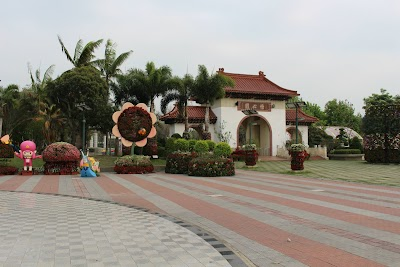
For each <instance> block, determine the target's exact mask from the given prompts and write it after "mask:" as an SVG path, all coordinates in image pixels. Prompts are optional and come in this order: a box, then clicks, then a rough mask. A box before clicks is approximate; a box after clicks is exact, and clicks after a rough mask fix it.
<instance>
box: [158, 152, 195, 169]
mask: <svg viewBox="0 0 400 267" xmlns="http://www.w3.org/2000/svg"><path fill="white" fill-rule="evenodd" d="M195 157H197V155H196V153H193V152H174V153H171V154H169V155H167V161H166V163H165V172H166V173H181V174H187V173H188V165H189V162H190V161H191V160H192V159H193V158H195Z"/></svg>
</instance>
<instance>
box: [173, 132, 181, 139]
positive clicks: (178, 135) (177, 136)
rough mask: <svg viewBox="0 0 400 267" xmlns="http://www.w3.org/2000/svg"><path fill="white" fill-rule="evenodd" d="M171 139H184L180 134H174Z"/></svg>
mask: <svg viewBox="0 0 400 267" xmlns="http://www.w3.org/2000/svg"><path fill="white" fill-rule="evenodd" d="M171 137H172V138H175V139H179V138H182V136H181V135H180V134H178V133H174V134H173V135H171Z"/></svg>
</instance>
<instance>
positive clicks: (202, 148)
mask: <svg viewBox="0 0 400 267" xmlns="http://www.w3.org/2000/svg"><path fill="white" fill-rule="evenodd" d="M208 150H209V149H208V144H207V141H205V140H199V141H197V142H196V145H195V146H194V151H195V152H197V153H199V154H205V153H206V152H208Z"/></svg>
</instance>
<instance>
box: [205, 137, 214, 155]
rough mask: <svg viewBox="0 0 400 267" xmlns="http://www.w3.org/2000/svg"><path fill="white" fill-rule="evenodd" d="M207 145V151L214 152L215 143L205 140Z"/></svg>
mask: <svg viewBox="0 0 400 267" xmlns="http://www.w3.org/2000/svg"><path fill="white" fill-rule="evenodd" d="M206 142H207V145H208V151H211V152H212V151H214V148H215V142H214V141H213V140H206Z"/></svg>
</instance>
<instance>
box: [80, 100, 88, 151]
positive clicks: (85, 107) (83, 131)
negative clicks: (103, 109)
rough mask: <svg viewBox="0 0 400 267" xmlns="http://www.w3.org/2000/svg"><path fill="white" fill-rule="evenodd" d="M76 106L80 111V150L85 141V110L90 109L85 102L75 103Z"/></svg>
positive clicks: (83, 146) (83, 147)
mask: <svg viewBox="0 0 400 267" xmlns="http://www.w3.org/2000/svg"><path fill="white" fill-rule="evenodd" d="M76 108H77V109H79V110H80V111H82V150H84V149H85V145H86V144H85V143H86V140H85V138H86V132H85V130H86V118H85V110H91V108H90V107H89V106H87V105H86V104H85V103H79V104H77V105H76Z"/></svg>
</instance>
